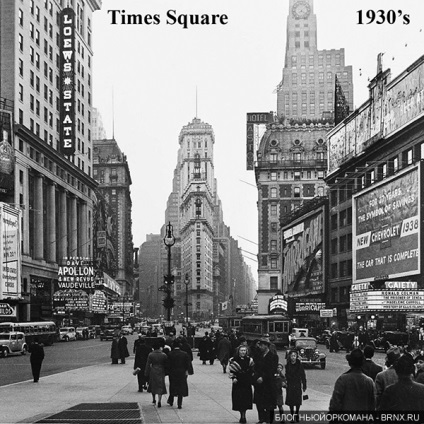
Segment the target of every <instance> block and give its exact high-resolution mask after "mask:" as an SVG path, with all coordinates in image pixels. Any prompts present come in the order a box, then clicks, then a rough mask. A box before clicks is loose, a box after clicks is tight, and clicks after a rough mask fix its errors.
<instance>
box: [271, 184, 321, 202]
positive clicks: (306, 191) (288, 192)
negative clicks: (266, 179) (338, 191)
mask: <svg viewBox="0 0 424 424" xmlns="http://www.w3.org/2000/svg"><path fill="white" fill-rule="evenodd" d="M314 195H315V187H312V186H310V185H308V186H305V187H303V197H314ZM317 195H318V196H324V187H318V188H317ZM269 197H270V198H271V199H276V198H278V197H279V196H278V188H276V187H271V188H270V190H269ZM280 197H301V188H300V187H290V188H288V187H284V188H283V189H282V190H281V193H280Z"/></svg>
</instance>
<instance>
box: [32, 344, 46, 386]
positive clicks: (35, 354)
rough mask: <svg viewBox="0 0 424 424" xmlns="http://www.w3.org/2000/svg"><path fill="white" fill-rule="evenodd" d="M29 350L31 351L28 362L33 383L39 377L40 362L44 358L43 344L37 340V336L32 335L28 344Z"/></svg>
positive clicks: (36, 381)
mask: <svg viewBox="0 0 424 424" xmlns="http://www.w3.org/2000/svg"><path fill="white" fill-rule="evenodd" d="M29 352H30V353H31V357H30V362H31V371H32V376H33V377H34V383H38V380H39V379H40V371H41V364H42V363H43V359H44V348H43V345H42V344H40V343H39V342H38V337H34V341H33V342H32V343H31V344H30V346H29Z"/></svg>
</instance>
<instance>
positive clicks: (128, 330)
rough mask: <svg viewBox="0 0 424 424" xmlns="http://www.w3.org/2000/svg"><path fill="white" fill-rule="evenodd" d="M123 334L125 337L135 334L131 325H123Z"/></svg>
mask: <svg viewBox="0 0 424 424" xmlns="http://www.w3.org/2000/svg"><path fill="white" fill-rule="evenodd" d="M121 333H122V334H125V335H128V334H133V333H134V330H133V329H132V327H131V325H123V326H122V327H121Z"/></svg>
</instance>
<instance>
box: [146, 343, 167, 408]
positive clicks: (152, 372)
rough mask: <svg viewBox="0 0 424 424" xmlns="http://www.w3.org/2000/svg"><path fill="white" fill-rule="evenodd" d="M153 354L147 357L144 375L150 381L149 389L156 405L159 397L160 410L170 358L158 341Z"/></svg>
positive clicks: (154, 345)
mask: <svg viewBox="0 0 424 424" xmlns="http://www.w3.org/2000/svg"><path fill="white" fill-rule="evenodd" d="M153 349H154V350H153V352H151V353H149V356H148V357H147V363H146V368H145V370H144V375H145V376H146V377H147V378H148V380H149V388H150V390H151V392H152V397H153V403H154V404H156V395H158V408H160V407H161V406H162V404H161V401H162V395H165V394H166V393H167V392H166V386H165V375H166V370H167V368H168V356H167V355H166V353H163V352H162V348H161V347H160V344H159V342H158V341H157V340H155V342H154V344H153Z"/></svg>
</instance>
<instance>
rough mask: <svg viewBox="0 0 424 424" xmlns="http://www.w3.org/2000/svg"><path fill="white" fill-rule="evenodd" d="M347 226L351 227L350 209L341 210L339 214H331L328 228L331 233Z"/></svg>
mask: <svg viewBox="0 0 424 424" xmlns="http://www.w3.org/2000/svg"><path fill="white" fill-rule="evenodd" d="M348 225H352V208H348V209H343V210H341V211H340V212H339V213H334V214H331V216H330V228H331V230H332V231H333V230H337V229H338V228H343V227H346V226H348Z"/></svg>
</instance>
